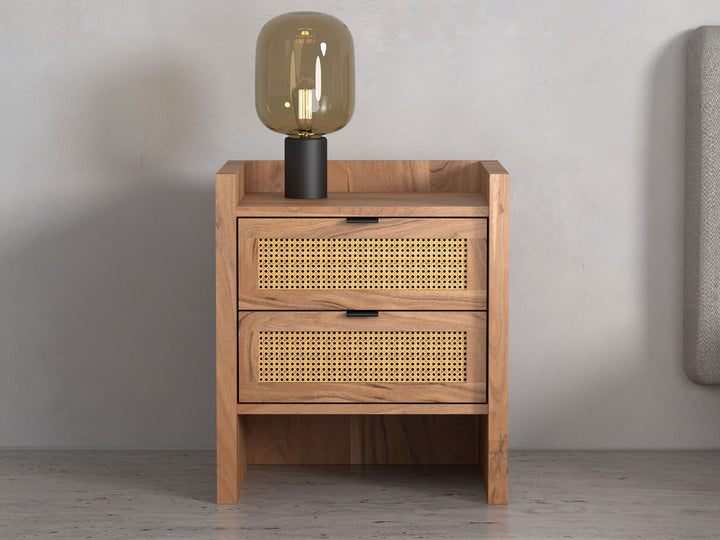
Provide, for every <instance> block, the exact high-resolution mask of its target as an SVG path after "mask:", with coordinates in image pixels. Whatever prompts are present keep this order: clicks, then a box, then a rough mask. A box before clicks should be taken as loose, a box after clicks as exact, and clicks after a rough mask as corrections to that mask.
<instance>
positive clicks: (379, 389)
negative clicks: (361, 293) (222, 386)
mask: <svg viewBox="0 0 720 540" xmlns="http://www.w3.org/2000/svg"><path fill="white" fill-rule="evenodd" d="M238 319H239V339H238V343H239V351H240V359H241V361H240V362H239V365H238V386H239V396H238V401H239V402H240V403H282V402H290V403H293V402H295V403H373V402H374V403H387V402H399V403H452V402H458V403H484V402H485V391H486V385H485V376H486V370H485V369H484V368H485V354H486V353H485V350H486V346H485V341H486V337H485V334H486V314H485V312H480V311H466V312H456V311H446V312H442V311H441V312H418V311H387V312H381V313H379V315H378V317H368V318H365V317H362V318H355V317H347V316H346V314H345V313H344V312H337V311H327V312H326V311H282V312H273V311H241V312H239V315H238ZM394 330H402V331H460V332H467V362H468V365H467V382H447V383H439V382H435V383H419V382H398V383H388V382H371V383H357V382H353V383H339V382H332V383H330V382H323V383H317V382H293V383H284V382H277V383H268V382H258V375H257V367H256V363H257V356H258V353H257V349H256V347H257V339H256V338H255V336H256V333H257V332H259V331H270V332H283V331H286V332H287V331H293V332H294V331H313V332H314V331H361V332H386V331H394Z"/></svg>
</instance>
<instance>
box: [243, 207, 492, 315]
mask: <svg viewBox="0 0 720 540" xmlns="http://www.w3.org/2000/svg"><path fill="white" fill-rule="evenodd" d="M237 237H238V255H237V257H238V285H239V288H238V309H241V310H249V309H297V310H301V309H317V310H348V309H349V310H359V309H385V310H399V309H408V310H410V309H414V310H435V309H443V310H483V309H485V306H486V296H487V278H486V273H487V220H486V219H483V218H480V219H465V218H461V219H421V218H383V219H380V220H379V222H378V223H369V224H361V223H347V222H346V220H344V219H337V218H317V219H314V218H313V219H290V218H285V219H282V218H278V219H269V218H268V219H264V218H260V219H252V218H247V219H243V218H241V219H238V234H237ZM260 238H291V239H303V238H307V239H324V238H328V239H329V238H332V239H355V238H358V239H382V238H397V239H404V238H407V239H412V238H431V239H435V238H438V239H439V238H448V239H466V240H467V288H464V289H424V290H423V289H420V290H418V289H384V290H378V289H363V290H342V289H333V290H288V289H282V290H277V289H260V288H259V284H258V279H259V278H258V275H259V273H258V259H259V239H260ZM336 264H339V263H336Z"/></svg>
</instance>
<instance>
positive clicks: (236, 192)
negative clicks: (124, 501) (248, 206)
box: [215, 161, 245, 504]
mask: <svg viewBox="0 0 720 540" xmlns="http://www.w3.org/2000/svg"><path fill="white" fill-rule="evenodd" d="M243 171H244V167H243V163H242V162H240V161H235V162H230V163H227V164H226V165H225V166H224V167H223V168H222V169H221V170H220V171H219V172H218V173H217V175H216V176H215V306H216V313H215V324H216V339H215V347H216V404H217V408H216V414H217V500H218V503H230V504H234V503H236V502H237V498H238V491H239V489H240V484H241V482H242V475H243V472H244V466H245V462H244V452H243V449H244V437H245V434H244V432H243V431H244V425H245V424H244V422H242V421H240V420H239V419H238V416H237V411H236V404H237V382H236V381H237V339H236V335H237V334H236V332H237V306H236V299H237V289H236V280H237V268H236V260H237V249H236V246H235V234H236V231H237V225H236V221H237V218H236V217H235V207H236V206H237V203H238V201H239V199H240V197H241V196H242V186H243ZM241 446H243V448H241Z"/></svg>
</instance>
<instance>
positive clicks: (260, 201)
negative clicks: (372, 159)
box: [237, 192, 488, 217]
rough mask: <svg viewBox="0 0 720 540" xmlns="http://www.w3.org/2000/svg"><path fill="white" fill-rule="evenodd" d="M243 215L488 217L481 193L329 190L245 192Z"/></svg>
mask: <svg viewBox="0 0 720 540" xmlns="http://www.w3.org/2000/svg"><path fill="white" fill-rule="evenodd" d="M237 215H238V216H239V217H253V216H254V217H258V216H267V217H270V216H276V217H279V216H292V217H313V216H325V217H345V216H398V217H487V215H488V204H487V201H486V200H485V198H484V197H483V196H482V195H481V194H480V193H457V192H435V193H417V192H416V193H407V192H404V193H393V192H384V193H348V192H336V193H332V192H331V193H328V196H327V199H286V198H285V197H284V196H283V194H282V193H245V195H244V196H243V198H242V199H241V200H240V202H239V203H238V205H237Z"/></svg>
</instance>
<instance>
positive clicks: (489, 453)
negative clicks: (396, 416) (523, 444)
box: [480, 162, 510, 504]
mask: <svg viewBox="0 0 720 540" xmlns="http://www.w3.org/2000/svg"><path fill="white" fill-rule="evenodd" d="M481 186H482V189H481V193H483V195H484V196H485V197H486V199H487V200H488V201H489V204H490V215H489V220H488V360H487V361H488V414H487V416H483V417H481V425H480V435H481V445H480V447H481V449H482V454H481V458H480V465H481V469H482V471H483V480H484V482H485V490H486V492H487V496H488V502H489V503H490V504H507V501H508V374H509V372H508V353H509V337H508V336H509V316H508V312H509V306H508V292H509V228H510V206H509V205H510V177H509V175H508V174H507V171H505V169H503V168H502V166H501V165H500V164H499V163H497V162H494V163H488V164H487V165H486V167H484V168H483V172H482V183H481Z"/></svg>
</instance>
